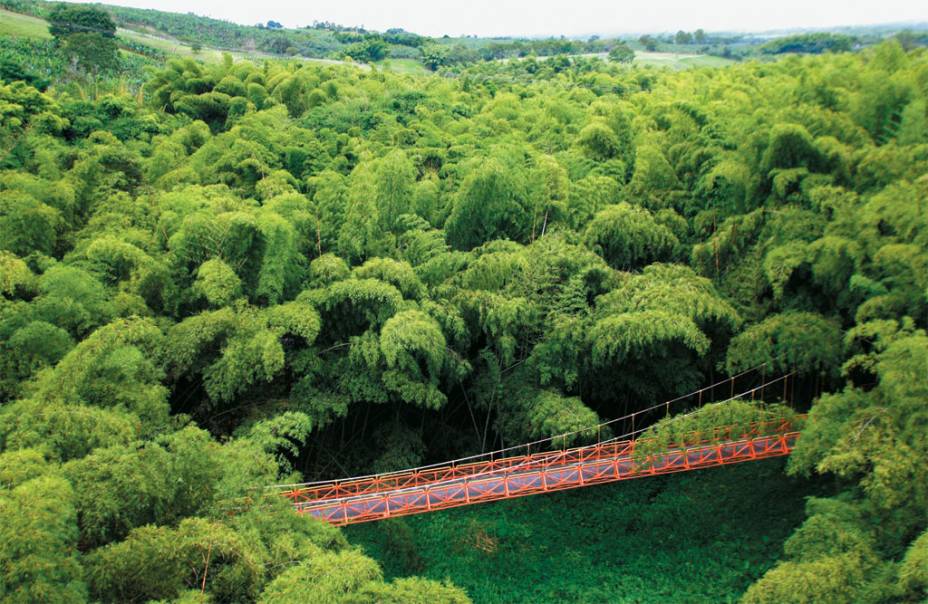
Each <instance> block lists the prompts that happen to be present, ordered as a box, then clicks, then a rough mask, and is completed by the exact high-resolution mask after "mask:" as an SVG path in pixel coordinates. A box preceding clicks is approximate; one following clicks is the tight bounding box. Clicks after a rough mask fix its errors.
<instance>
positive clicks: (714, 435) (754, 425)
mask: <svg viewBox="0 0 928 604" xmlns="http://www.w3.org/2000/svg"><path fill="white" fill-rule="evenodd" d="M802 420H803V416H797V417H792V418H777V419H771V420H764V421H758V422H751V423H750V424H748V425H747V426H745V425H744V424H741V425H738V426H735V425H728V426H721V427H716V428H713V429H711V430H709V431H693V432H690V433H686V434H684V435H683V438H682V439H681V440H680V441H678V442H673V443H664V444H662V447H661V452H660V453H656V454H657V455H661V454H666V453H668V452H673V451H676V450H682V449H688V448H693V447H698V446H703V445H714V444H718V443H721V442H732V441H737V440H744V439H750V438H755V437H758V436H770V435H782V434H786V433H788V432H792V431H796V430H797V429H798V426H797V425H796V424H797V422H801V421H802ZM645 430H647V429H646V428H644V429H641V430H640V431H639V433H640V432H643V431H645ZM628 436H632V438H628V439H623V440H617V439H613V440H610V441H604V442H600V443H596V444H593V445H587V446H581V447H573V448H570V449H564V450H560V451H553V452H552V451H548V452H539V453H535V454H531V455H520V456H513V457H507V458H503V459H497V460H492V461H487V462H478V463H471V464H466V465H449V466H447V467H445V468H435V469H429V470H427V471H422V472H413V473H411V474H408V475H403V476H388V477H385V478H384V479H377V478H375V479H373V480H368V481H363V482H359V483H356V484H350V483H349V484H333V485H326V486H327V488H325V489H320V488H314V489H310V490H304V489H290V490H285V491H283V492H282V494H283V495H284V496H286V497H288V498H289V499H290V500H291V501H293V503H294V504H305V505H313V504H315V503H322V502H325V501H334V500H344V499H353V498H359V497H365V496H368V495H376V494H379V493H387V492H402V491H407V490H414V489H417V488H423V487H429V486H434V485H438V484H448V483H451V482H454V481H461V480H465V481H467V480H474V479H479V478H486V477H490V476H496V477H498V476H507V475H511V474H515V473H522V472H530V471H534V470H539V469H540V470H548V469H551V468H554V467H563V466H570V465H577V464H585V463H589V462H593V461H599V460H604V459H606V460H614V459H629V460H631V461H632V462H633V463H635V464H646V463H649V461H653V457H654V455H639V454H636V447H640V446H641V445H642V444H645V445H647V444H648V443H649V442H651V439H640V438H639V439H635V438H634V436H637V434H635V435H628ZM645 448H647V447H645Z"/></svg>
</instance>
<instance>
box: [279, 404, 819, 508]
mask: <svg viewBox="0 0 928 604" xmlns="http://www.w3.org/2000/svg"><path fill="white" fill-rule="evenodd" d="M800 419H801V418H800ZM793 421H795V418H792V419H791V420H786V421H774V420H771V421H765V422H759V423H757V424H756V425H753V426H751V428H750V429H748V430H745V431H742V434H740V435H739V436H740V437H737V438H735V436H736V434H737V432H735V431H734V430H733V429H731V427H728V426H726V427H722V428H720V429H719V430H718V431H713V432H712V433H711V434H706V435H703V436H702V437H696V436H695V435H694V436H693V437H692V438H687V439H686V440H687V442H693V443H695V444H687V445H684V446H682V447H678V448H674V449H666V450H664V451H662V452H660V453H654V454H651V455H648V456H647V457H646V458H644V459H643V460H641V461H638V460H635V459H634V458H632V457H630V456H623V455H618V456H616V455H610V454H611V453H613V452H614V451H616V450H617V449H612V448H611V447H609V446H607V444H597V445H591V446H590V447H583V448H579V449H573V450H567V451H561V452H558V454H557V456H556V457H552V458H551V459H546V460H544V461H543V462H542V463H534V462H535V461H536V460H525V463H524V464H523V465H521V466H520V467H519V468H518V469H516V467H515V466H513V467H510V468H507V469H506V470H505V471H503V472H496V473H488V474H475V475H472V476H469V477H466V478H463V479H460V480H457V481H446V482H437V483H433V484H426V485H419V486H415V487H409V488H404V489H398V490H388V491H384V492H379V493H368V494H362V495H355V496H349V497H342V498H339V499H333V500H317V501H310V502H295V505H296V508H297V510H298V511H300V512H303V513H308V514H310V515H312V516H314V517H316V518H319V519H322V520H325V521H327V522H330V523H332V524H336V525H344V524H354V523H359V522H369V521H374V520H382V519H385V518H391V517H397V516H406V515H410V514H419V513H424V512H429V511H435V510H440V509H445V508H450V507H458V506H463V505H472V504H476V503H482V502H488V501H496V500H500V499H510V498H515V497H523V496H527V495H533V494H538V493H543V492H553V491H559V490H565V489H572V488H577V487H582V486H590V485H594V484H601V483H606V482H615V481H619V480H627V479H632V478H641V477H646V476H655V475H661V474H669V473H675V472H683V471H688V470H696V469H701V468H707V467H712V466H719V465H728V464H734V463H741V462H745V461H752V460H758V459H766V458H771V457H778V456H783V455H788V454H789V453H790V451H791V450H792V447H793V446H794V445H795V443H796V441H797V440H798V438H799V432H798V431H795V430H793V428H794V427H795V425H794V423H793ZM725 438H734V440H725ZM623 442H625V441H623ZM615 444H616V445H618V444H619V443H615ZM632 444H634V441H632Z"/></svg>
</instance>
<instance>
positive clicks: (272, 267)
mask: <svg viewBox="0 0 928 604" xmlns="http://www.w3.org/2000/svg"><path fill="white" fill-rule="evenodd" d="M13 4H15V7H14V8H17V9H18V10H23V11H28V10H33V11H34V12H41V13H42V14H43V16H45V17H47V18H48V19H49V23H50V24H51V26H52V27H53V29H52V33H53V34H54V38H55V39H53V40H49V39H46V40H43V39H37V38H29V37H15V38H14V37H6V38H3V39H2V42H0V77H2V81H0V599H2V600H9V601H63V602H81V601H99V602H123V601H151V600H155V601H196V602H206V601H215V602H287V601H294V600H303V601H315V602H433V601H448V602H467V601H468V599H469V598H472V599H474V600H476V601H481V602H486V601H489V602H492V601H519V600H521V601H537V600H539V599H554V600H556V599H560V600H565V601H590V600H593V601H598V600H621V599H622V598H625V599H626V600H627V601H636V600H640V601H666V600H668V599H670V600H673V599H674V598H676V599H679V600H684V601H690V600H692V601H724V600H726V599H728V600H730V599H736V598H739V597H741V598H742V599H743V601H745V602H748V603H750V604H766V603H773V602H777V603H779V602H784V601H790V600H794V601H795V600H798V601H808V602H820V601H827V602H836V603H842V602H847V603H848V604H850V603H855V604H856V603H873V604H882V603H884V602H886V603H888V602H918V601H921V600H923V599H924V598H925V597H928V592H926V590H928V578H926V574H925V572H924V570H923V562H924V560H925V558H926V553H925V548H926V543H928V537H926V533H925V531H926V529H928V518H926V517H925V514H924V510H925V509H928V490H926V488H925V486H926V485H928V467H926V465H925V464H924V463H923V461H924V459H925V458H926V457H928V439H926V436H925V434H926V433H925V425H926V411H925V408H924V401H925V400H926V398H928V390H926V388H928V386H926V382H925V379H924V378H925V367H926V366H928V336H926V334H925V328H926V327H928V212H926V207H925V199H926V196H928V134H926V132H928V131H926V123H928V109H926V107H928V79H926V77H925V74H926V73H928V53H926V51H925V49H921V48H916V47H912V48H910V49H909V50H906V48H905V47H903V45H902V43H901V42H900V41H899V40H888V41H885V42H883V43H882V44H879V45H876V46H872V47H868V48H864V49H863V50H861V51H860V52H858V53H823V54H820V55H816V56H805V57H802V56H790V57H785V58H783V59H781V60H778V61H776V62H764V63H761V62H745V63H742V64H737V65H731V66H729V67H726V68H725V69H712V68H706V69H691V70H685V71H683V70H681V71H674V70H668V69H658V68H654V67H649V66H646V65H645V66H642V65H637V66H636V65H632V66H628V65H627V64H625V61H626V60H627V59H628V53H627V52H624V50H620V51H616V52H615V53H613V54H614V56H613V57H612V60H609V59H605V58H601V57H600V56H598V54H601V53H605V52H607V51H606V50H605V48H603V49H602V50H601V53H598V54H597V56H574V57H569V56H566V55H565V54H563V52H568V51H570V52H573V50H577V49H579V48H581V47H580V46H572V47H571V48H572V49H573V50H569V49H568V50H564V48H567V45H569V44H573V42H571V41H569V40H568V41H561V42H559V43H555V42H552V41H538V43H537V48H536V47H535V46H532V45H523V46H520V45H519V41H508V42H507V41H496V42H494V43H498V44H499V45H500V46H501V47H503V48H502V50H499V49H497V50H499V52H502V53H504V55H505V54H506V53H512V54H511V55H507V56H520V53H522V51H523V50H525V52H526V55H528V54H531V53H532V52H534V50H538V49H543V48H544V49H554V50H551V54H552V55H554V56H549V57H547V58H542V56H541V55H542V54H543V53H536V54H538V55H539V57H535V56H526V57H525V58H524V59H521V60H508V61H495V60H494V61H480V62H476V63H474V64H470V63H469V62H468V61H458V60H457V59H455V58H454V57H455V53H456V52H458V50H459V49H456V46H455V45H448V44H446V43H441V42H439V41H429V42H428V43H426V41H423V40H422V39H421V38H420V37H418V36H415V35H414V34H409V33H408V32H403V31H401V30H391V31H389V32H385V33H383V34H374V33H372V32H365V31H359V30H356V29H348V28H340V27H337V26H333V25H331V24H316V26H314V27H311V28H310V29H309V30H306V31H307V32H308V33H306V35H307V36H308V35H309V34H318V35H319V36H323V37H331V38H332V39H334V40H337V41H338V43H339V44H341V45H342V46H344V47H352V48H354V49H355V50H356V51H357V54H364V53H367V58H368V59H376V58H378V57H379V56H381V53H383V55H382V56H383V57H385V58H384V59H383V60H384V61H389V62H397V61H399V62H400V63H399V64H400V65H401V66H404V67H403V69H404V70H405V71H408V72H412V71H413V63H409V62H410V61H413V59H414V57H411V56H402V57H399V58H397V57H396V56H394V55H393V54H392V53H393V47H402V48H405V49H415V51H416V52H420V51H419V48H420V46H421V47H422V48H423V49H424V50H425V53H426V54H423V55H421V56H429V57H432V58H433V59H434V63H432V64H428V67H429V68H431V69H439V70H441V71H442V74H441V77H438V76H434V75H431V74H423V73H394V72H392V71H391V70H390V69H379V68H377V69H374V68H372V69H358V68H356V67H353V66H343V65H323V64H319V63H309V62H306V61H303V60H299V59H290V60H276V61H272V60H263V61H261V62H260V63H254V62H251V61H243V60H239V61H236V60H235V57H233V56H232V55H231V54H225V55H222V56H221V57H215V59H216V60H212V61H210V62H203V61H198V60H195V59H194V58H192V56H193V55H195V56H197V57H200V56H203V58H206V59H209V58H210V57H209V56H208V55H209V54H210V53H212V52H214V51H213V50H212V49H211V47H210V46H208V45H207V42H209V43H210V44H212V43H214V42H216V40H217V39H219V38H216V39H213V37H218V36H222V35H228V36H230V39H234V38H235V37H236V36H238V35H239V34H238V33H236V32H241V31H250V30H251V29H255V28H241V27H240V26H232V25H231V24H229V27H225V26H218V25H217V26H215V28H214V29H210V33H209V34H208V35H204V36H203V40H202V44H203V48H202V49H200V50H199V51H196V53H195V52H194V47H193V45H192V43H193V42H197V43H199V42H200V40H198V39H196V40H192V39H190V38H188V41H189V42H191V44H190V45H189V49H190V51H189V52H190V54H191V56H184V57H169V56H168V54H169V53H172V51H171V50H170V49H169V48H164V49H163V51H164V52H163V53H161V54H159V52H158V51H159V49H153V47H148V46H146V45H145V44H144V41H140V42H139V43H140V44H141V46H139V47H135V48H134V50H133V47H129V46H127V44H126V42H123V43H122V45H123V53H121V54H119V55H118V54H117V53H116V44H117V40H118V39H119V36H120V35H123V34H122V32H121V31H120V30H118V29H117V28H116V25H117V24H118V25H125V24H126V20H129V19H130V17H131V18H132V19H135V20H136V21H135V23H142V22H143V21H141V20H142V19H143V18H145V19H151V20H153V21H156V22H158V23H162V15H164V13H156V12H154V11H152V12H145V11H136V9H119V10H114V11H113V12H112V13H107V12H104V11H102V10H101V9H98V8H92V7H91V8H88V7H86V6H77V5H64V6H61V7H56V8H54V9H53V10H49V11H47V12H43V11H45V9H46V8H48V7H47V6H46V5H44V4H38V3H34V2H28V1H26V0H11V1H9V2H7V3H6V4H5V6H11V5H13ZM106 10H107V11H109V9H106ZM133 11H135V12H133ZM110 14H112V15H115V16H116V19H115V21H113V20H111V17H110ZM165 19H167V18H165ZM198 19H199V18H193V17H188V16H174V17H171V18H170V19H168V21H169V25H170V27H174V28H176V30H177V31H175V32H174V33H175V35H178V36H180V35H181V33H183V32H185V31H186V32H188V33H187V34H184V35H188V36H189V35H190V33H189V32H190V31H191V30H187V29H184V28H187V27H192V25H191V24H200V25H203V26H204V27H207V29H209V28H213V25H212V22H211V21H209V20H206V21H200V20H198ZM78 26H79V27H78ZM162 27H167V26H166V25H164V24H163V23H162ZM260 29H261V31H262V32H263V33H262V34H261V37H260V40H263V41H264V40H273V39H276V38H275V36H278V35H289V34H288V33H287V32H289V31H291V30H283V29H282V28H280V27H278V24H275V23H272V22H269V23H268V25H266V26H265V27H263V28H260ZM136 31H137V30H136ZM223 32H225V33H223ZM320 32H321V33H320ZM681 34H683V35H679V34H678V35H677V36H675V37H674V44H676V45H679V46H691V45H693V44H695V43H696V40H697V39H703V40H705V39H706V36H707V34H704V33H703V34H702V35H699V34H698V32H695V33H693V34H687V32H681ZM300 35H303V34H300ZM87 36H91V38H88V37H87ZM256 39H257V38H256ZM301 39H302V38H301ZM306 39H310V38H306ZM285 40H289V38H286V39H285ZM909 41H910V42H911V39H910V40H909ZM486 42H487V41H474V40H469V41H468V43H467V45H465V44H464V43H461V45H460V46H462V47H463V48H464V49H465V50H467V52H479V49H480V48H484V47H485V44H486ZM639 42H640V43H641V44H645V43H647V44H649V45H650V44H651V43H652V42H654V43H655V44H663V42H656V41H654V40H645V41H644V42H641V41H639ZM263 43H264V42H262V44H263ZM268 43H270V42H268ZM596 43H597V40H591V41H588V42H586V43H585V44H589V45H596ZM707 43H708V42H707ZM558 44H561V45H562V46H563V48H562V49H561V50H556V49H557V48H559V46H558ZM384 45H385V46H384ZM507 45H508V46H507ZM143 46H144V47H145V48H151V49H153V50H145V48H142V47H143ZM256 46H257V45H256ZM213 48H214V47H213ZM340 48H341V47H340ZM533 49H534V50H533ZM264 50H265V51H266V50H267V49H264ZM386 51H389V53H390V56H387V55H386ZM185 52H186V51H185ZM274 52H276V51H274ZM300 52H301V51H300V50H299V48H298V49H297V53H296V54H297V55H298V54H300ZM403 52H405V51H403ZM545 52H547V50H546V51H545ZM557 53H562V54H557ZM284 54H289V53H284ZM416 56H417V57H418V56H420V55H416ZM694 60H696V59H695V58H694ZM712 60H715V59H712ZM681 61H682V59H681ZM146 67H147V68H150V69H147V70H146ZM142 82H144V84H143V85H141V84H142ZM139 86H140V87H139ZM761 364H763V366H764V367H765V369H764V371H765V372H766V374H767V375H769V376H775V375H784V374H787V373H792V374H793V375H794V378H792V383H793V386H792V387H793V388H794V394H795V397H794V398H795V399H796V400H797V401H799V403H798V405H799V407H800V408H799V409H798V411H809V417H808V420H807V421H806V422H804V424H803V436H802V438H801V439H800V441H799V445H798V447H797V449H796V451H795V453H794V455H793V456H792V457H791V459H790V460H789V462H788V464H787V466H786V472H787V474H788V476H787V475H784V474H783V472H782V471H781V468H782V465H781V464H780V463H779V462H771V463H764V464H762V465H751V466H749V467H744V468H734V469H726V470H719V471H716V472H706V473H703V474H699V475H696V476H685V477H681V476H675V477H665V478H659V479H649V480H647V481H637V482H636V483H635V484H622V485H613V486H612V487H603V488H600V489H584V490H582V491H578V492H576V493H564V494H560V495H556V496H551V497H537V498H532V499H528V500H523V501H516V502H510V503H506V504H499V505H489V506H481V507H479V508H476V509H468V510H461V511H457V512H451V513H448V514H439V515H433V516H428V517H422V518H414V519H409V520H406V521H403V522H401V523H393V524H384V525H382V526H377V527H360V528H357V529H351V530H350V531H339V530H336V529H333V528H331V527H328V526H324V525H322V524H320V523H318V522H316V521H312V520H310V519H308V518H303V517H299V516H297V515H296V514H295V513H294V512H293V510H292V509H291V508H290V507H289V505H288V502H287V501H286V500H284V499H283V498H281V497H279V496H278V495H276V494H274V493H273V492H270V491H268V490H266V489H264V487H266V486H267V485H271V484H274V483H280V482H292V481H298V480H301V479H315V478H331V477H332V476H333V475H349V474H354V473H357V474H366V473H369V472H376V471H385V470H393V469H401V468H405V467H410V466H414V465H417V464H420V463H429V462H434V461H441V460H446V459H452V458H456V457H460V456H463V455H469V454H474V453H479V452H481V451H487V450H490V449H493V448H497V447H503V446H506V445H511V444H514V443H519V442H525V441H527V440H530V439H538V438H543V437H548V436H557V435H559V434H562V433H564V432H567V431H575V430H576V431H580V432H581V433H580V434H579V435H578V436H577V438H576V439H574V440H575V441H583V440H584V439H587V438H589V437H590V434H589V433H584V428H586V427H588V426H592V425H595V424H596V423H597V422H599V421H601V420H604V419H607V418H612V417H617V416H620V415H622V414H624V413H627V412H630V411H634V410H637V409H642V408H644V407H647V406H650V405H651V404H653V403H655V402H659V401H662V400H667V399H669V398H672V397H675V396H678V395H681V394H684V393H687V392H690V391H692V390H694V389H696V388H698V387H700V386H702V385H704V384H707V383H709V382H712V381H714V380H716V379H717V378H718V376H719V374H725V375H732V374H734V373H737V372H740V371H743V370H745V369H749V368H751V367H755V366H758V365H761ZM774 396H775V395H774V394H771V395H770V396H768V397H767V398H768V400H766V401H764V402H765V403H769V404H770V405H774V404H776V403H777V401H776V400H774ZM707 402H708V401H707ZM781 415H782V411H781V410H780V408H778V407H773V406H770V407H765V406H761V405H759V404H755V405H750V404H748V403H747V402H739V403H734V404H732V403H728V404H719V405H712V406H709V407H705V408H704V409H703V410H702V411H700V412H697V413H692V414H689V415H686V416H684V417H683V418H682V419H665V420H663V421H660V422H657V423H655V424H654V425H653V426H652V427H651V428H650V430H651V432H650V433H649V435H650V436H653V437H654V438H655V439H656V441H655V442H673V441H676V440H679V439H680V438H681V437H682V436H681V435H684V434H686V433H688V432H691V431H693V430H700V431H701V430H705V429H708V428H709V427H711V426H712V425H715V424H718V423H725V424H733V423H734V424H739V423H740V424H743V423H746V422H751V421H757V420H759V419H765V418H768V417H774V416H777V417H779V416H781ZM653 419H658V418H652V420H653ZM639 427H642V428H643V427H645V426H639ZM562 440H563V439H562ZM558 442H561V441H558ZM565 442H566V441H565ZM726 485H727V486H726ZM742 492H743V493H742ZM807 495H812V498H810V499H809V500H808V502H807V503H806V502H805V501H804V500H803V498H804V497H805V496H807ZM771 502H774V503H772V504H771ZM722 504H724V509H725V510H726V511H725V514H724V515H720V514H719V513H718V509H719V506H720V505H722ZM803 508H804V512H805V519H804V520H803ZM797 526H798V528H795V527H797ZM567 527H571V528H572V529H573V530H567ZM794 528H795V530H793V529H794ZM791 531H792V533H791ZM790 533H791V535H790ZM346 535H347V537H346ZM348 538H351V539H356V540H358V541H359V542H362V543H364V544H365V545H366V547H367V551H369V552H370V554H371V555H373V556H374V557H375V558H378V559H379V560H380V563H378V562H377V561H375V560H374V559H373V558H371V557H368V556H367V555H366V554H364V553H363V552H362V551H360V550H359V549H358V548H357V547H356V546H352V545H351V544H349V541H348ZM784 540H785V543H784ZM449 544H450V545H449ZM454 544H460V545H459V546H458V545H454ZM565 544H566V545H565ZM781 545H782V548H781ZM449 547H450V548H451V549H452V551H450V553H449V551H448V549H449ZM455 547H457V548H458V549H454V548H455ZM494 548H495V549H494ZM554 548H562V549H560V550H557V551H558V552H560V553H561V554H562V557H560V558H556V557H555V555H554V552H555V549H554ZM617 552H619V553H617ZM706 560H709V561H710V562H705V561H706ZM696 561H698V563H697V562H696ZM555 562H556V564H557V568H556V569H552V568H551V565H552V564H553V563H555ZM571 562H573V563H574V566H571V565H570V563H571ZM381 563H382V564H383V566H381ZM706 564H708V565H709V566H708V568H710V569H711V573H709V574H707V573H706V570H705V569H706V568H707V566H706ZM512 569H519V570H520V573H516V574H515V576H521V577H524V578H525V582H524V583H522V584H512V578H511V577H512V576H513V574H512V573H511V570H512ZM572 569H576V572H571V570H572ZM503 571H506V572H507V577H506V579H508V582H507V581H506V580H504V578H503V576H502V575H501V574H500V573H501V572H503ZM449 579H450V580H449ZM465 592H466V594H465ZM802 598H805V600H803V599H802Z"/></svg>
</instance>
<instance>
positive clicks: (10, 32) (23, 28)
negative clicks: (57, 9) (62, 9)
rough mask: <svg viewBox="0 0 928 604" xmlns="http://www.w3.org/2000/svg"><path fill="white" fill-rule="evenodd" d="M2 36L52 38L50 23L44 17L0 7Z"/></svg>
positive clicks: (0, 32) (0, 30) (0, 34)
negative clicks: (31, 15) (49, 30)
mask: <svg viewBox="0 0 928 604" xmlns="http://www.w3.org/2000/svg"><path fill="white" fill-rule="evenodd" d="M0 36H16V37H24V38H39V39H48V38H51V34H49V33H48V24H47V23H46V22H45V21H43V20H42V19H37V18H35V17H30V16H29V15H21V14H19V13H14V12H11V11H8V10H4V9H0Z"/></svg>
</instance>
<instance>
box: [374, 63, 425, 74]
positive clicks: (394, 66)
mask: <svg viewBox="0 0 928 604" xmlns="http://www.w3.org/2000/svg"><path fill="white" fill-rule="evenodd" d="M377 66H378V67H381V68H383V69H387V70H389V71H392V72H395V73H403V74H407V75H426V74H428V73H431V72H430V71H429V70H428V69H426V68H425V65H423V64H422V63H421V62H419V61H417V60H415V59H385V60H383V61H380V62H379V63H377Z"/></svg>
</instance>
